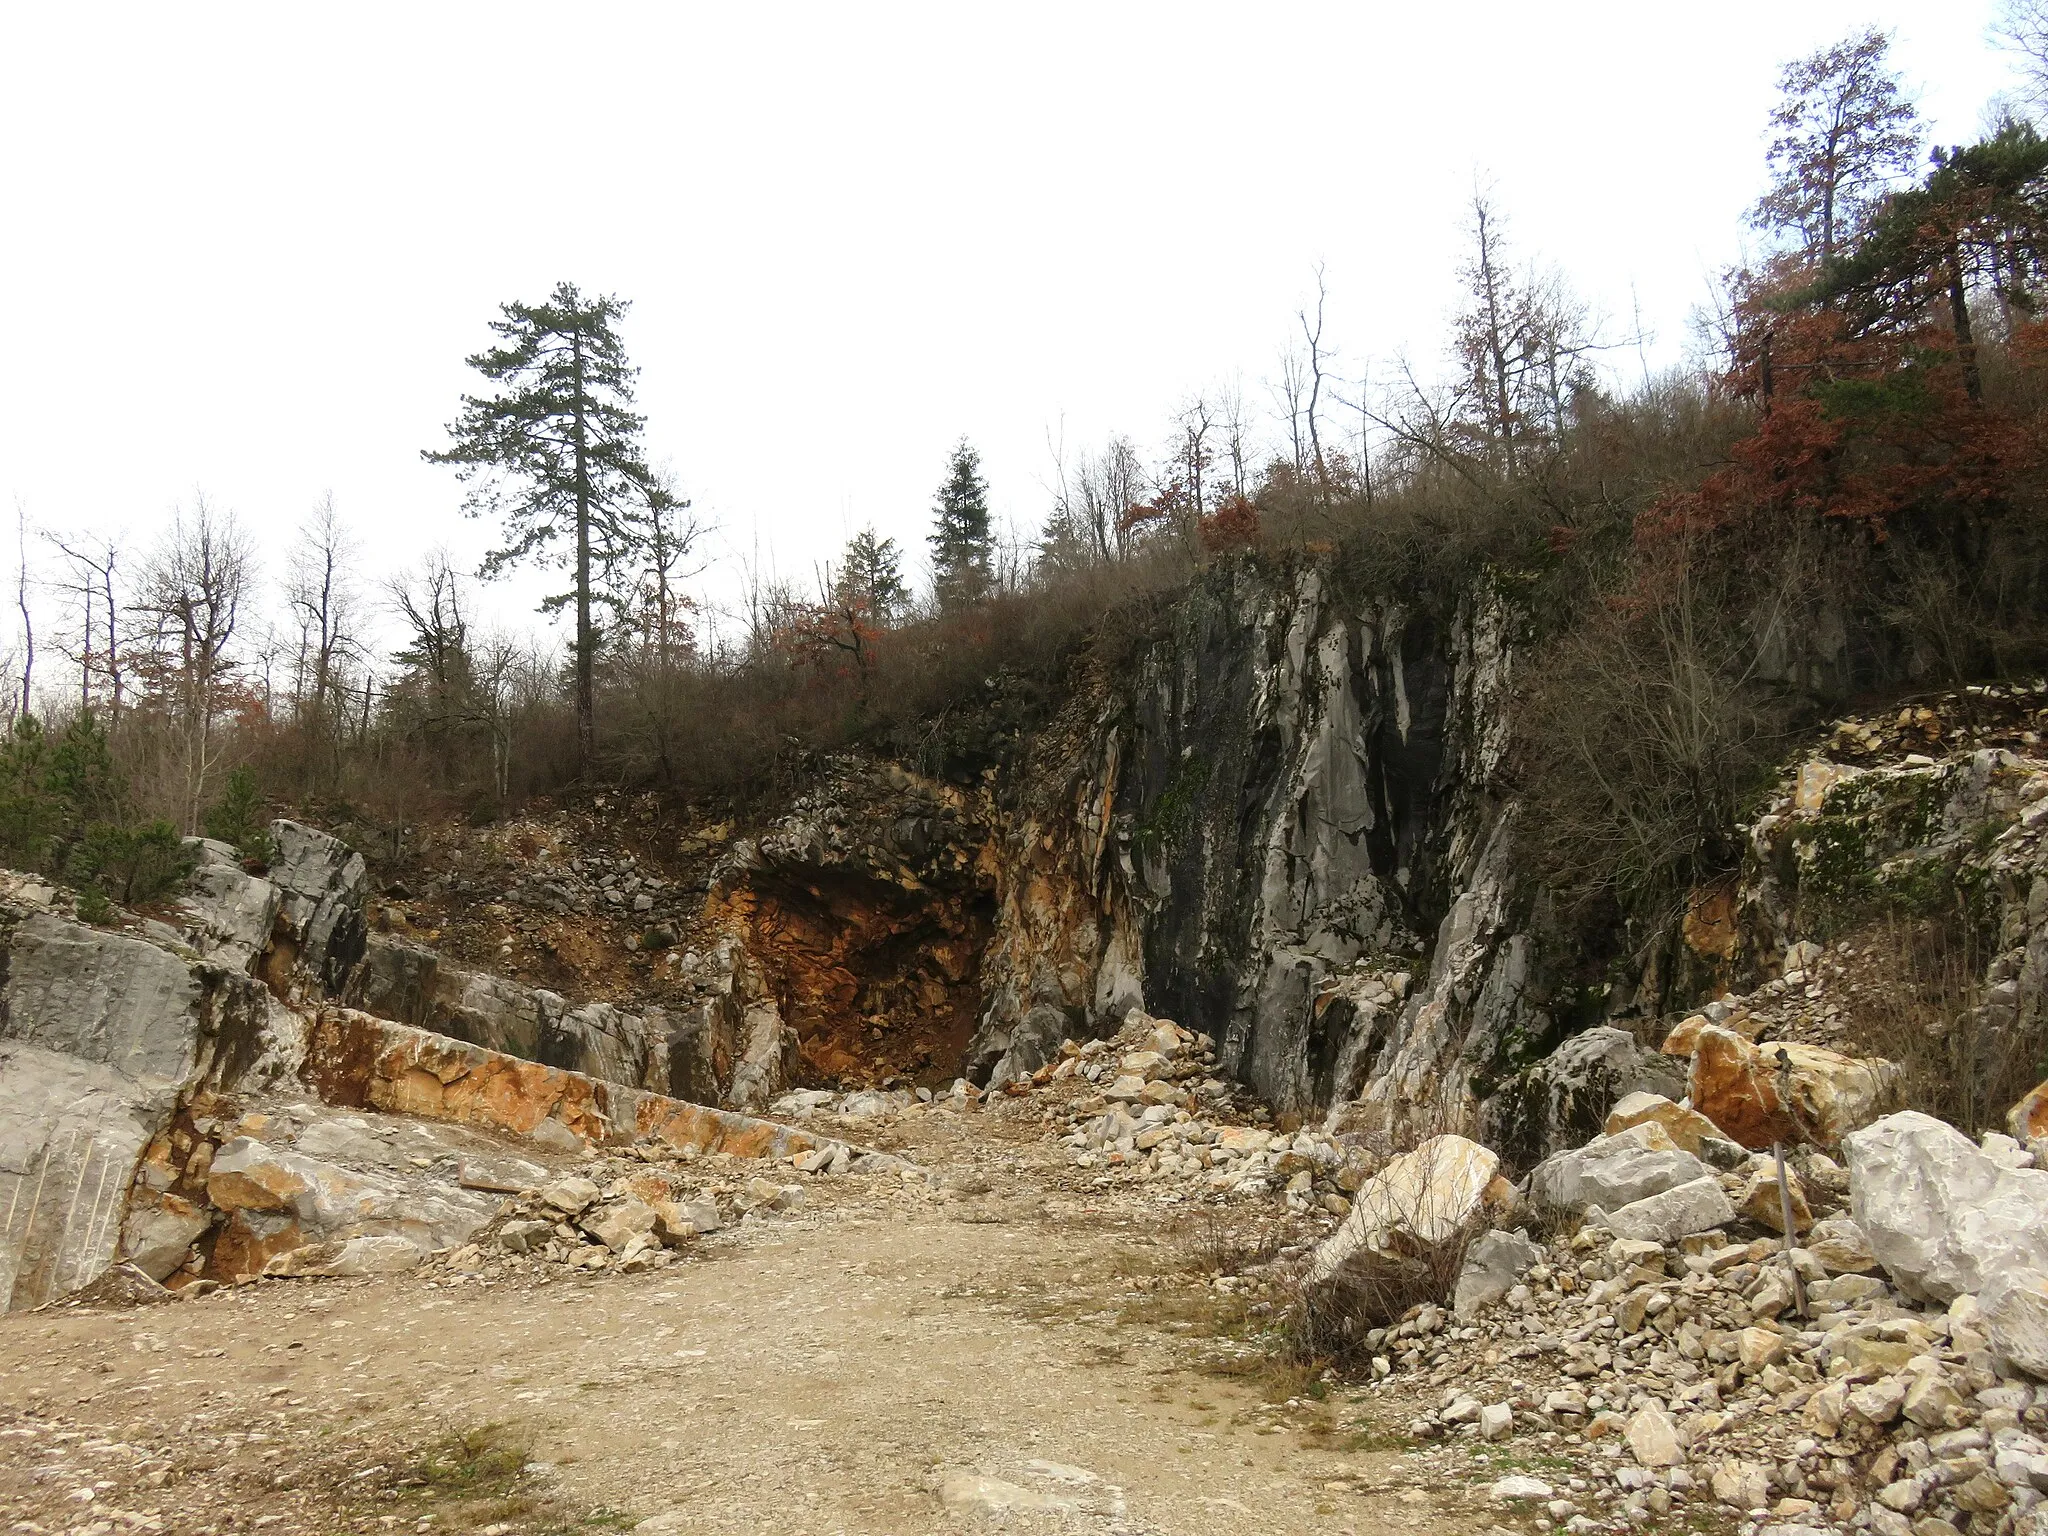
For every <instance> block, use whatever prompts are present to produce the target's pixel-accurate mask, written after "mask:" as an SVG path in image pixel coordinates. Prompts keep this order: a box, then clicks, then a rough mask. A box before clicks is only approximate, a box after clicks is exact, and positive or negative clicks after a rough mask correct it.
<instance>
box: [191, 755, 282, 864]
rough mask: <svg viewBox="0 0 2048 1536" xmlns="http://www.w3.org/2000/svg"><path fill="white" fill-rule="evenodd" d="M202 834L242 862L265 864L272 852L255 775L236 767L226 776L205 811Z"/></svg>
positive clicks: (267, 825) (268, 824)
mask: <svg viewBox="0 0 2048 1536" xmlns="http://www.w3.org/2000/svg"><path fill="white" fill-rule="evenodd" d="M206 835H207V836H208V837H210V838H213V839H215V840H216V841H219V842H223V843H227V844H229V845H231V846H232V847H234V848H235V849H236V850H237V851H238V852H239V853H240V854H241V855H242V857H243V858H245V859H254V860H255V861H256V862H257V863H259V864H268V863H269V862H270V857H271V854H272V853H274V852H275V851H276V850H275V849H273V848H272V846H271V842H270V820H269V818H268V817H266V816H265V815H264V814H263V793H262V791H261V790H260V789H258V788H257V786H256V775H255V774H254V773H253V772H252V771H250V770H249V769H248V768H246V767H243V768H237V769H235V770H234V772H232V773H230V774H229V775H228V781H227V784H226V785H225V786H224V787H223V788H222V790H221V796H220V799H219V800H217V801H215V802H214V804H213V805H212V806H211V807H210V808H209V809H208V810H207V813H206Z"/></svg>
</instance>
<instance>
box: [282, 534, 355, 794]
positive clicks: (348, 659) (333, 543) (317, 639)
mask: <svg viewBox="0 0 2048 1536" xmlns="http://www.w3.org/2000/svg"><path fill="white" fill-rule="evenodd" d="M353 542H354V541H353V539H352V538H351V537H350V535H349V532H348V529H347V527H346V526H345V525H344V524H343V523H342V521H341V517H340V515H339V514H338V513H337V512H336V511H335V509H334V497H333V496H332V494H329V495H327V496H323V497H322V498H321V499H320V503H319V505H318V506H316V507H315V508H314V509H313V512H312V514H311V515H310V516H309V517H308V518H307V519H306V521H305V522H304V523H303V524H301V525H300V528H299V534H298V540H297V544H296V547H295V550H294V552H293V555H292V561H291V566H290V569H289V571H288V572H287V575H286V585H285V601H286V603H287V605H288V606H289V608H290V610H291V616H292V619H293V622H294V623H295V624H296V626H297V628H298V638H297V648H296V652H295V654H294V657H293V667H292V673H293V675H292V712H293V718H294V720H295V722H296V724H297V725H298V728H299V733H300V735H301V737H302V738H303V740H304V744H305V745H304V758H305V760H304V767H305V772H306V781H307V785H308V787H312V786H313V785H315V784H318V783H321V782H325V781H328V780H329V779H330V778H331V776H332V775H333V773H334V772H335V771H336V769H337V767H338V765H337V763H336V761H335V754H336V752H337V751H338V749H339V746H340V740H341V735H342V731H343V727H344V724H345V722H346V719H347V715H348V704H347V699H346V692H347V679H346V675H345V674H346V670H347V668H348V667H349V666H350V665H351V664H352V663H353V662H354V661H355V660H356V659H357V657H358V655H359V654H360V651H359V644H358V641H357V638H356V632H355V628H356V622H357V617H358V614H357V608H358V604H359V599H358V595H357V588H356V578H355V570H354V567H353V562H352V561H351V559H350V556H349V551H350V548H351V547H352V545H353Z"/></svg>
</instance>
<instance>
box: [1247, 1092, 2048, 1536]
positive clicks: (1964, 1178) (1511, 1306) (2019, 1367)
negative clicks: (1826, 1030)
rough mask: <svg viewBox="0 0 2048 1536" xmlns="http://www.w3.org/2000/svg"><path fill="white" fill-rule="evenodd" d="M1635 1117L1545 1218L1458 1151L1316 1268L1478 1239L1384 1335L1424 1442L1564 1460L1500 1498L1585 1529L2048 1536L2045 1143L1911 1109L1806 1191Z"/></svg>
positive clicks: (1656, 1120) (1424, 1155)
mask: <svg viewBox="0 0 2048 1536" xmlns="http://www.w3.org/2000/svg"><path fill="white" fill-rule="evenodd" d="M2023 1110H2024V1106H2023V1107H2022V1110H2021V1111H2016V1114H2015V1119H2016V1120H2017V1119H2018V1118H2019V1115H2020V1114H2021V1113H2023ZM1608 1126H1609V1128H1608V1130H1607V1131H1606V1132H1604V1133H1603V1134H1602V1135H1601V1136H1599V1137H1597V1138H1595V1140H1594V1141H1592V1142H1590V1143H1588V1144H1587V1145H1586V1146H1585V1147H1582V1148H1578V1149H1575V1150H1573V1151H1570V1152H1567V1153H1562V1154H1559V1155H1558V1156H1556V1157H1553V1158H1551V1159H1550V1160H1548V1161H1546V1162H1545V1163H1544V1164H1542V1165H1541V1166H1539V1167H1538V1168H1536V1169H1535V1170H1534V1171H1533V1172H1532V1174H1531V1176H1530V1178H1529V1180H1528V1181H1527V1184H1526V1187H1525V1188H1524V1189H1523V1190H1522V1191H1521V1192H1520V1196H1521V1198H1520V1201H1519V1203H1518V1204H1517V1203H1515V1202H1514V1201H1512V1200H1510V1201H1505V1202H1504V1201H1503V1200H1502V1198H1501V1196H1502V1191H1500V1190H1499V1189H1498V1188H1497V1187H1494V1188H1491V1189H1490V1188H1489V1185H1488V1179H1487V1175H1488V1174H1489V1173H1490V1172H1491V1170H1492V1167H1493V1156H1492V1154H1491V1153H1490V1152H1487V1151H1486V1149H1484V1148H1482V1147H1478V1146H1477V1145H1476V1144H1474V1143H1469V1142H1463V1139H1462V1138H1456V1137H1443V1138H1438V1139H1437V1141H1438V1142H1439V1143H1458V1144H1460V1145H1457V1146H1454V1147H1453V1146H1438V1145H1428V1146H1425V1147H1424V1148H1418V1149H1417V1150H1416V1151H1415V1152H1413V1153H1410V1154H1407V1155H1406V1156H1405V1157H1403V1158H1399V1159H1395V1160H1394V1161H1393V1162H1391V1163H1389V1164H1388V1165H1387V1166H1386V1167H1385V1168H1383V1169H1382V1170H1381V1171H1380V1172H1379V1173H1378V1174H1376V1175H1375V1176H1374V1177H1373V1178H1372V1179H1371V1180H1369V1181H1368V1182H1367V1183H1366V1184H1365V1185H1364V1186H1362V1187H1361V1188H1360V1189H1359V1191H1358V1192H1357V1195H1356V1200H1355V1205H1354V1209H1353V1213H1352V1215H1351V1216H1350V1217H1349V1218H1348V1219H1347V1220H1346V1222H1345V1223H1344V1225H1343V1226H1342V1227H1341V1228H1340V1229H1339V1231H1338V1232H1337V1233H1336V1234H1335V1235H1333V1236H1332V1237H1331V1238H1330V1239H1329V1240H1327V1241H1326V1242H1325V1243H1324V1244H1323V1246H1322V1248H1321V1249H1319V1250H1318V1251H1317V1253H1316V1255H1315V1256H1314V1259H1313V1260H1312V1261H1311V1263H1310V1265H1309V1266H1308V1269H1307V1272H1306V1282H1305V1283H1306V1284H1307V1285H1308V1286H1309V1287H1310V1288H1311V1289H1313V1288H1314V1287H1316V1286H1318V1285H1325V1284H1332V1283H1334V1282H1336V1281H1337V1280H1338V1279H1340V1278H1341V1277H1342V1275H1343V1274H1344V1273H1345V1270H1346V1267H1347V1266H1348V1265H1351V1264H1354V1263H1356V1262H1357V1257H1356V1256H1358V1255H1360V1254H1362V1253H1366V1252H1370V1251H1375V1250H1385V1249H1387V1248H1389V1247H1406V1248H1407V1249H1409V1250H1410V1251H1413V1250H1416V1249H1420V1248H1425V1247H1429V1246H1441V1245H1444V1244H1449V1243H1459V1244H1466V1245H1467V1246H1465V1247H1464V1249H1463V1259H1462V1264H1461V1266H1460V1267H1459V1269H1458V1278H1457V1284H1456V1288H1455V1293H1454V1295H1453V1296H1452V1297H1450V1298H1447V1300H1446V1301H1445V1302H1429V1303H1423V1304H1420V1305H1416V1306H1412V1307H1409V1308H1407V1309H1406V1310H1405V1311H1404V1312H1403V1313H1402V1315H1401V1316H1399V1317H1398V1318H1394V1319H1389V1320H1388V1322H1387V1323H1386V1324H1385V1325H1384V1326H1375V1327H1372V1328H1370V1329H1362V1330H1360V1331H1359V1332H1358V1334H1357V1339H1356V1342H1357V1344H1358V1346H1359V1347H1360V1349H1361V1350H1362V1351H1363V1352H1364V1354H1365V1355H1366V1356H1367V1357H1368V1358H1369V1359H1370V1374H1371V1377H1372V1379H1373V1381H1374V1382H1375V1384H1376V1386H1375V1389H1374V1390H1375V1391H1377V1392H1379V1393H1383V1394H1389V1393H1390V1394H1397V1400H1399V1399H1400V1398H1405V1399H1406V1400H1409V1401H1414V1400H1416V1399H1417V1398H1419V1399H1420V1400H1421V1401H1422V1402H1423V1403H1427V1404H1428V1406H1427V1407H1426V1408H1425V1409H1424V1410H1423V1411H1421V1412H1420V1413H1418V1414H1417V1416H1416V1417H1415V1418H1414V1419H1413V1420H1412V1421H1411V1422H1410V1423H1409V1426H1408V1428H1409V1432H1410V1433H1411V1434H1413V1435H1414V1436H1415V1437H1417V1438H1418V1439H1421V1440H1450V1441H1453V1442H1457V1441H1463V1442H1467V1443H1469V1444H1470V1445H1471V1446H1473V1447H1474V1448H1479V1447H1487V1446H1493V1445H1499V1446H1500V1447H1502V1448H1503V1449H1510V1448H1511V1447H1512V1446H1513V1444H1515V1443H1517V1442H1530V1443H1531V1448H1532V1449H1533V1448H1534V1447H1539V1446H1540V1447H1541V1449H1542V1451H1543V1452H1544V1453H1545V1454H1546V1455H1548V1456H1550V1457H1552V1458H1557V1460H1555V1461H1554V1462H1553V1464H1554V1465H1560V1466H1569V1467H1570V1470H1569V1472H1562V1473H1555V1474H1551V1475H1546V1476H1544V1477H1540V1478H1539V1477H1530V1476H1522V1475H1516V1476H1511V1477H1506V1478H1503V1479H1501V1480H1500V1481H1499V1482H1498V1483H1497V1484H1496V1485H1495V1492H1496V1495H1497V1496H1498V1497H1499V1498H1500V1499H1502V1500H1503V1501H1505V1502H1507V1503H1510V1504H1513V1505H1516V1506H1518V1507H1521V1508H1525V1509H1528V1510H1530V1511H1532V1512H1540V1513H1541V1514H1542V1515H1543V1516H1545V1517H1546V1518H1547V1519H1548V1520H1549V1521H1551V1522H1552V1523H1553V1524H1554V1525H1556V1526H1558V1527H1559V1528H1561V1529H1563V1530H1566V1531H1571V1532H1590V1531H1594V1530H1607V1529H1626V1528H1631V1527H1653V1526H1656V1525H1658V1524H1660V1523H1661V1522H1663V1521H1665V1520H1666V1519H1670V1518H1675V1513H1676V1514H1682V1513H1683V1511H1684V1509H1685V1508H1686V1507H1687V1506H1688V1505H1699V1504H1708V1505H1719V1506H1723V1507H1725V1508H1727V1509H1729V1510H1732V1511H1736V1512H1739V1513H1741V1514H1743V1515H1745V1516H1748V1517H1750V1518H1751V1519H1752V1520H1753V1522H1754V1523H1755V1524H1756V1525H1758V1526H1759V1527H1763V1528H1766V1529H1771V1530H1775V1531H1777V1532H1779V1533H1781V1536H1789V1533H1792V1532H1799V1531H1822V1530H1826V1531H1849V1530H1856V1531H1874V1532H1880V1533H1884V1536H1948V1533H1951V1532H1970V1533H1973V1536H1977V1533H1982V1536H1991V1533H2005V1532H2011V1531H2015V1530H2020V1529H2024V1530H2027V1531H2033V1530H2035V1529H2036V1528H2037V1526H2038V1528H2041V1529H2048V1508H2043V1507H2042V1506H2043V1501H2044V1498H2048V1385H2044V1384H2043V1381H2042V1380H2037V1379H2036V1378H2037V1377H2040V1378H2044V1379H2048V1349H2044V1345H2048V1326H2044V1321H2048V1172H2043V1171H2041V1170H2040V1169H2039V1168H2037V1167H2036V1152H2035V1150H2032V1149H2030V1148H2029V1147H2027V1146H2024V1145H2022V1144H2021V1143H2020V1141H2019V1140H2018V1139H2016V1138H2015V1137H2013V1136H2008V1135H2003V1134H1999V1133H1996V1132H1990V1133H1986V1134H1985V1135H1984V1136H1983V1137H1982V1138H1981V1140H1980V1142H1978V1143H1974V1144H1973V1143H1972V1142H1970V1140H1969V1139H1968V1138H1966V1137H1964V1136H1963V1135H1962V1134H1961V1133H1960V1132H1958V1131H1956V1130H1954V1129H1953V1128H1952V1127H1949V1126H1947V1125H1945V1124H1943V1123H1942V1122H1940V1121H1937V1120H1934V1119H1933V1118H1931V1117H1929V1116H1926V1115H1922V1114H1918V1113H1914V1112H1910V1111H1908V1112H1899V1113H1893V1114H1889V1115H1885V1116H1883V1117H1881V1118H1878V1119H1877V1120H1875V1121H1874V1122H1873V1123H1870V1124H1867V1125H1864V1126H1861V1127H1860V1128H1856V1129H1851V1130H1848V1131H1846V1132H1845V1133H1844V1134H1843V1136H1842V1151H1843V1154H1844V1157H1845V1159H1846V1163H1847V1166H1846V1167H1845V1166H1844V1165H1843V1163H1841V1162H1837V1161H1836V1160H1835V1159H1833V1158H1831V1157H1828V1156H1827V1155H1825V1154H1823V1153H1820V1152H1818V1151H1815V1150H1811V1149H1808V1150H1805V1151H1803V1152H1802V1153H1801V1154H1800V1155H1799V1156H1798V1157H1797V1158H1796V1159H1794V1164H1793V1166H1792V1167H1791V1168H1789V1169H1788V1171H1787V1179H1786V1188H1785V1191H1784V1193H1783V1194H1781V1193H1780V1190H1779V1187H1778V1180H1777V1176H1776V1167H1775V1161H1774V1159H1773V1158H1772V1157H1770V1156H1768V1155H1760V1154H1752V1153H1748V1152H1744V1151H1742V1150H1741V1149H1740V1148H1738V1147H1736V1146H1735V1145H1734V1144H1733V1142H1732V1141H1730V1140H1729V1139H1728V1138H1727V1137H1725V1136H1720V1135H1716V1134H1714V1131H1715V1130H1716V1129H1717V1127H1715V1126H1714V1124H1713V1122H1711V1121H1708V1120H1706V1119H1705V1117H1704V1116H1701V1115H1700V1114H1699V1113H1698V1112H1697V1111H1696V1110H1694V1109H1693V1108H1691V1107H1690V1106H1688V1105H1683V1104H1677V1103H1673V1102H1671V1101H1669V1100H1659V1099H1657V1098H1656V1097H1655V1096H1653V1095H1648V1094H1643V1095H1637V1096H1635V1097H1634V1098H1633V1099H1632V1100H1628V1101H1624V1102H1623V1103H1622V1104H1621V1105H1618V1106H1617V1107H1616V1110H1615V1112H1614V1114H1613V1115H1611V1116H1610V1118H1609V1122H1608ZM1682 1140H1683V1141H1684V1142H1685V1143H1687V1144H1686V1145H1681V1141H1682ZM2036 1145H2037V1148H2038V1149H2039V1150H2041V1151H2048V1145H2043V1144H2038V1143H2037V1144H2036ZM1701 1153H1705V1154H1706V1158H1703V1157H1702V1156H1700V1154H1701ZM1709 1158H1710V1159H1712V1161H1708V1160H1707V1159H1709ZM1717 1165H1719V1166H1717ZM1418 1170H1420V1172H1418ZM1787 1199H1789V1202H1790V1204H1791V1205H1792V1208H1793V1212H1794V1235H1795V1242H1796V1245H1797V1246H1794V1247H1791V1248H1790V1249H1789V1250H1788V1249H1787V1247H1786V1245H1785V1242H1784V1239H1783V1237H1782V1236H1781V1235H1780V1234H1781V1231H1782V1227H1783V1220H1782V1215H1781V1212H1782V1209H1783V1203H1784V1202H1785V1201H1786V1200H1787ZM1419 1216H1427V1218H1428V1219H1427V1220H1424V1219H1418V1218H1419ZM1496 1222H1498V1223H1504V1224H1511V1223H1517V1222H1518V1223H1520V1225H1521V1228H1522V1230H1512V1229H1511V1228H1510V1227H1509V1226H1507V1225H1503V1226H1492V1225H1491V1224H1492V1223H1496ZM1475 1232H1476V1233H1478V1234H1479V1235H1477V1236H1476V1238H1475ZM1215 1283H1216V1284H1218V1285H1219V1286H1223V1285H1228V1284H1237V1283H1241V1282H1231V1281H1225V1280H1221V1279H1219V1280H1218V1281H1217V1282H1215ZM2037 1509H2038V1510H2040V1513H2039V1514H2038V1515H2037V1514H2035V1513H2034V1512H2035V1511H2036V1510H2037ZM2023 1518H2024V1519H2028V1520H2030V1521H2033V1522H2034V1523H2030V1524H2027V1525H2025V1526H2024V1527H2022V1526H2021V1525H2020V1523H2019V1522H2020V1521H2021V1520H2022V1519H2023Z"/></svg>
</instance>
